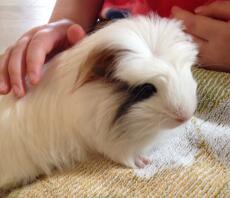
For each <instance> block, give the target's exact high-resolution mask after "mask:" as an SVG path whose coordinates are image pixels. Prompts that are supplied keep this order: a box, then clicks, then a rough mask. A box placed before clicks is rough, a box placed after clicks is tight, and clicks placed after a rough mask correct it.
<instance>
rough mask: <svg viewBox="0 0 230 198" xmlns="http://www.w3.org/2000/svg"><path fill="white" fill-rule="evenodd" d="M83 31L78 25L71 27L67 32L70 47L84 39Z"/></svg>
mask: <svg viewBox="0 0 230 198" xmlns="http://www.w3.org/2000/svg"><path fill="white" fill-rule="evenodd" d="M85 34H86V33H85V30H84V29H83V28H82V27H81V26H80V25H78V24H74V25H71V26H70V27H69V29H68V30H67V39H68V41H69V43H70V44H71V45H74V44H75V43H77V42H78V41H80V40H81V39H82V38H84V37H85Z"/></svg>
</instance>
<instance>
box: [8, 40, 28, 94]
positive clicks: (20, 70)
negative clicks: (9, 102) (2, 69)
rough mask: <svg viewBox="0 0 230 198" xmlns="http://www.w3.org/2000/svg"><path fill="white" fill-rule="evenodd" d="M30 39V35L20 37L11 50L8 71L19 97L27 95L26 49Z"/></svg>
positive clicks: (13, 87)
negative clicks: (25, 77) (25, 76)
mask: <svg viewBox="0 0 230 198" xmlns="http://www.w3.org/2000/svg"><path fill="white" fill-rule="evenodd" d="M29 41H30V38H29V37H24V38H22V39H20V40H19V41H18V42H17V44H16V46H15V47H14V49H13V50H12V52H11V56H10V59H9V65H8V72H9V76H10V82H11V86H12V89H13V91H14V93H15V95H16V96H17V97H22V96H24V95H25V79H24V75H25V51H26V48H27V46H28V43H29Z"/></svg>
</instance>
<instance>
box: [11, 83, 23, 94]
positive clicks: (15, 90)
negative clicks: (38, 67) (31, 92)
mask: <svg viewBox="0 0 230 198" xmlns="http://www.w3.org/2000/svg"><path fill="white" fill-rule="evenodd" d="M13 91H14V94H15V95H16V96H17V97H22V96H23V92H22V90H21V89H20V88H19V87H18V86H17V85H14V86H13Z"/></svg>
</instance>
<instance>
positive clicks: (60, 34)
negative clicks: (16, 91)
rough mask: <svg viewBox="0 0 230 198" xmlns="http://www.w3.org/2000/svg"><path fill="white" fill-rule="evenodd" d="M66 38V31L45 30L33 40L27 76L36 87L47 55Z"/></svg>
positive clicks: (30, 47)
mask: <svg viewBox="0 0 230 198" xmlns="http://www.w3.org/2000/svg"><path fill="white" fill-rule="evenodd" d="M65 36H66V30H65V29H64V28H63V29H62V30H60V31H53V30H52V29H50V30H43V31H39V32H37V33H36V34H35V35H34V37H33V38H32V40H31V42H30V44H29V46H28V49H27V55H26V65H27V68H26V70H27V74H28V76H29V80H30V82H31V84H33V85H35V84H37V83H38V82H39V80H40V78H41V66H42V65H43V64H44V62H45V58H46V55H47V54H48V53H49V52H51V50H52V49H54V48H55V47H56V46H57V45H58V43H59V42H62V41H63V38H65Z"/></svg>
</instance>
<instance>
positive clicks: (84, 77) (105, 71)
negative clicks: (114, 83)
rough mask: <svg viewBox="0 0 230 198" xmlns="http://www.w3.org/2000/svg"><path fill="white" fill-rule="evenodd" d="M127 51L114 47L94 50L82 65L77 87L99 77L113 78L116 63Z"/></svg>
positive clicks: (109, 79) (107, 79) (108, 79)
mask: <svg viewBox="0 0 230 198" xmlns="http://www.w3.org/2000/svg"><path fill="white" fill-rule="evenodd" d="M125 51H127V50H123V49H114V48H104V49H100V48H99V49H94V50H92V51H91V52H90V54H89V55H88V57H87V58H86V61H84V63H82V64H81V65H80V68H79V73H78V76H77V79H76V83H75V85H76V87H77V88H78V87H81V86H82V85H84V84H85V83H87V82H90V81H94V80H99V79H103V80H106V81H111V80H113V73H114V71H115V67H116V63H117V61H118V60H119V58H121V56H123V55H124V53H125Z"/></svg>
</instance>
